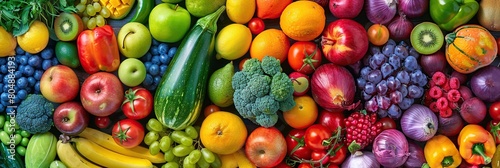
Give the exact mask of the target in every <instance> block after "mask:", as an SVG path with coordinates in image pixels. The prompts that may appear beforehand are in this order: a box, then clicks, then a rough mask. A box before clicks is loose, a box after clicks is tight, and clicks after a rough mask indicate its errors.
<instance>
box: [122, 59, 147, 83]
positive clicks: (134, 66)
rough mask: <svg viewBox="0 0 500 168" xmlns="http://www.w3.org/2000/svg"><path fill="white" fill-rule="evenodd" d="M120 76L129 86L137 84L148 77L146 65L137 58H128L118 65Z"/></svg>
mask: <svg viewBox="0 0 500 168" xmlns="http://www.w3.org/2000/svg"><path fill="white" fill-rule="evenodd" d="M118 78H119V79H120V81H121V82H122V83H123V84H124V85H126V86H128V87H134V86H137V85H139V84H141V83H142V82H143V81H144V79H146V66H144V63H142V61H140V60H138V59H137V58H127V59H125V60H123V62H122V63H120V67H118Z"/></svg>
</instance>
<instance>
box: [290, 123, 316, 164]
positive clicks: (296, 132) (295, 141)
mask: <svg viewBox="0 0 500 168" xmlns="http://www.w3.org/2000/svg"><path fill="white" fill-rule="evenodd" d="M305 134H306V130H304V129H292V130H291V131H290V132H289V133H288V136H286V137H285V141H286V147H287V153H288V156H290V158H292V159H294V160H295V159H305V160H309V159H311V152H312V151H311V149H309V148H308V147H306V146H305V143H304V135H305ZM295 148H296V149H295ZM294 149H295V151H294Z"/></svg>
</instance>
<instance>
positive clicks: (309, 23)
mask: <svg viewBox="0 0 500 168" xmlns="http://www.w3.org/2000/svg"><path fill="white" fill-rule="evenodd" d="M325 24H326V16H325V10H324V9H323V7H321V6H320V5H319V4H318V3H316V2H314V1H295V2H292V3H291V4H290V5H288V6H287V7H286V8H285V10H283V12H282V13H281V17H280V27H281V30H283V32H284V33H285V34H286V35H287V36H288V37H290V38H291V39H294V40H296V41H311V40H314V39H315V38H317V37H318V36H320V35H321V33H322V32H323V29H324V28H325Z"/></svg>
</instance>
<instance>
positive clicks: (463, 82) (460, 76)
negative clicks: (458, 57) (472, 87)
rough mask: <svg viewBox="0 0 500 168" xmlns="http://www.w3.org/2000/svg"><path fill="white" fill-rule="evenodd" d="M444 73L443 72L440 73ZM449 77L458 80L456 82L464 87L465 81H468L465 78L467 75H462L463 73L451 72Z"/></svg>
mask: <svg viewBox="0 0 500 168" xmlns="http://www.w3.org/2000/svg"><path fill="white" fill-rule="evenodd" d="M442 72H444V71H442ZM451 77H455V78H457V79H458V81H460V84H462V85H464V84H465V83H467V80H469V79H468V78H467V75H465V74H463V73H460V72H457V71H455V70H453V71H452V72H451Z"/></svg>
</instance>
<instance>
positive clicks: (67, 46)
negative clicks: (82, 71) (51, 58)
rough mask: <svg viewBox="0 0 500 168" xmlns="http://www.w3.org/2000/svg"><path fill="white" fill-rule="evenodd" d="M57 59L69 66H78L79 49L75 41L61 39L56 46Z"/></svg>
mask: <svg viewBox="0 0 500 168" xmlns="http://www.w3.org/2000/svg"><path fill="white" fill-rule="evenodd" d="M55 53H56V57H57V60H58V61H59V62H60V63H61V64H63V65H66V66H68V67H71V68H78V67H79V66H80V60H79V59H78V49H77V48H76V44H75V43H73V42H66V41H59V42H57V44H56V47H55Z"/></svg>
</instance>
